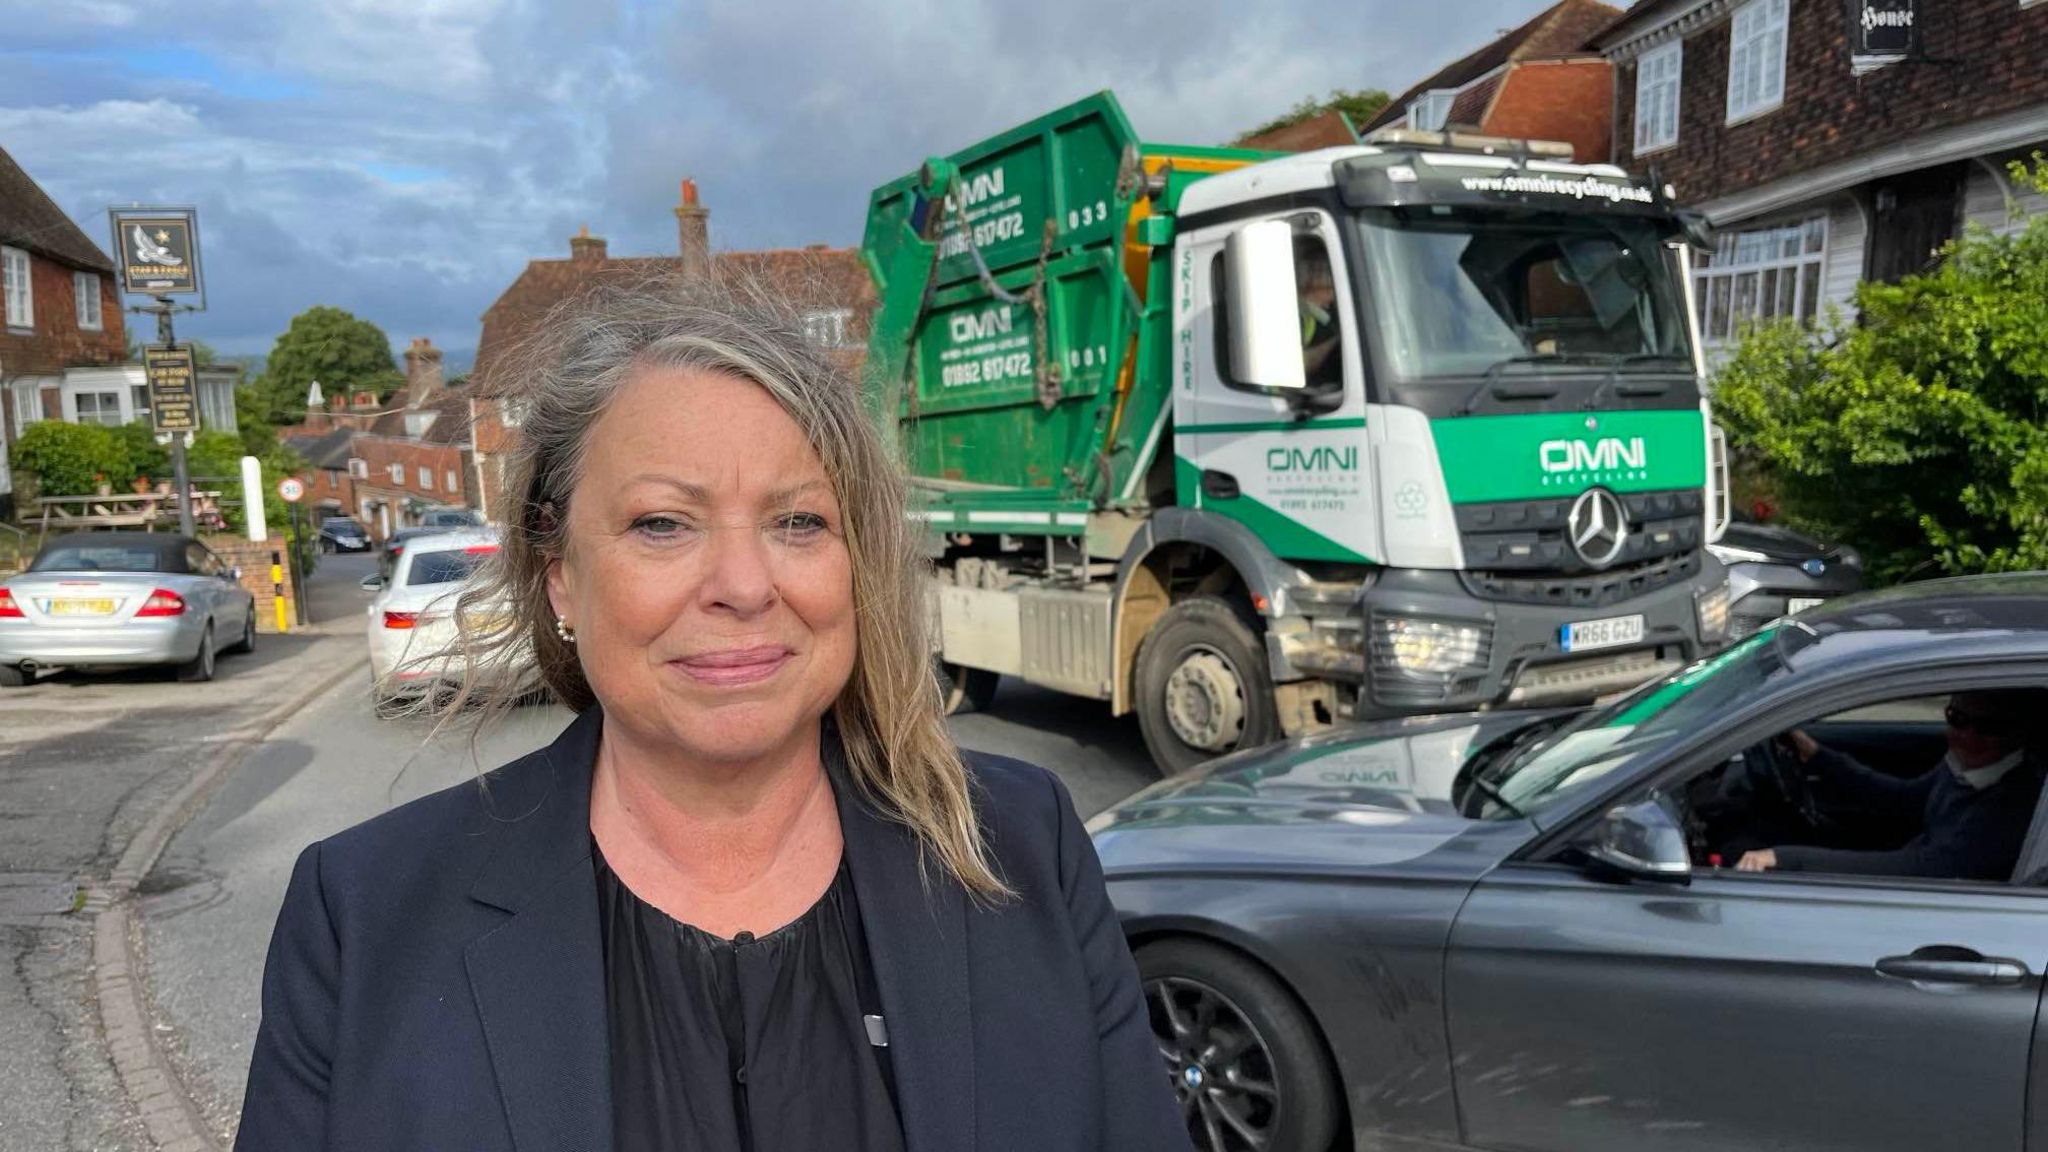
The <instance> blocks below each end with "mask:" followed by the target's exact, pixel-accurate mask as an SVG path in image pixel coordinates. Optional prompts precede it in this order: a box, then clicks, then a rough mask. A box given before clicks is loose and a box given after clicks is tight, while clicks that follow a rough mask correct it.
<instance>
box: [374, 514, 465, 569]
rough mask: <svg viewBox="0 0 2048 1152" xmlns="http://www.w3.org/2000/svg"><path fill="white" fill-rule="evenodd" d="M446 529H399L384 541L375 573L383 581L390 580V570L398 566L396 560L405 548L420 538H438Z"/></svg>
mask: <svg viewBox="0 0 2048 1152" xmlns="http://www.w3.org/2000/svg"><path fill="white" fill-rule="evenodd" d="M447 531H448V529H446V528H424V527H419V528H400V529H399V530H398V531H396V532H393V533H392V534H391V535H389V536H387V537H385V539H384V549H383V551H382V552H381V553H379V554H378V556H377V573H378V575H380V576H383V577H384V578H385V580H387V581H388V580H390V579H391V572H392V569H394V568H396V567H397V566H398V558H399V556H400V555H402V554H403V553H404V552H405V546H406V545H407V544H408V543H410V542H411V541H414V540H417V539H419V538H420V537H422V536H439V535H442V534H444V533H446V532H447Z"/></svg>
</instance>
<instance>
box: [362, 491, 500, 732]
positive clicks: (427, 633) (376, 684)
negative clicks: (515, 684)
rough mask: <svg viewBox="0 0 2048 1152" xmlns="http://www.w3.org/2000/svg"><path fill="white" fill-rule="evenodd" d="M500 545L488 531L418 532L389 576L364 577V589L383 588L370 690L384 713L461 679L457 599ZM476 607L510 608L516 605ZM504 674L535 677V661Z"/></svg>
mask: <svg viewBox="0 0 2048 1152" xmlns="http://www.w3.org/2000/svg"><path fill="white" fill-rule="evenodd" d="M497 550H498V540H497V537H496V536H495V535H494V534H492V533H491V532H488V531H484V530H481V529H472V530H466V531H460V532H444V533H436V534H434V535H429V536H417V537H414V538H413V539H411V540H408V541H407V542H406V546H405V550H404V551H403V552H402V553H400V554H399V557H398V561H397V563H396V564H395V565H393V567H392V569H391V574H390V576H389V577H386V576H384V575H382V574H381V573H380V574H378V575H373V576H367V577H364V579H363V581H362V587H363V589H364V590H365V591H369V592H374V593H376V596H375V598H374V599H372V600H371V601H370V607H369V620H368V631H369V637H370V681H371V693H372V695H373V697H374V699H375V700H376V703H377V705H378V711H379V713H380V714H384V713H388V712H390V711H392V710H393V709H395V708H397V707H399V706H401V705H403V704H405V703H406V702H408V701H410V700H414V699H417V698H418V697H421V696H424V695H430V694H434V693H437V692H440V691H442V690H446V689H452V688H454V687H456V686H458V685H459V684H460V683H461V680H462V675H463V661H462V658H461V656H460V655H459V654H457V653H456V651H455V644H456V628H455V612H456V610H457V607H456V598H457V597H458V596H460V595H461V594H462V592H463V590H464V589H465V588H467V587H468V582H469V578H470V577H471V575H473V574H474V573H475V572H476V570H477V568H478V566H479V565H481V564H482V563H483V561H484V560H485V558H486V557H488V556H490V555H491V554H492V553H494V552H496V551H497ZM471 611H472V612H505V613H509V612H510V611H511V606H510V605H503V606H499V607H494V608H488V609H480V608H472V609H471ZM505 673H506V674H510V675H514V676H518V677H521V678H530V677H531V676H532V661H531V659H530V658H529V659H524V660H519V661H516V662H515V665H514V666H512V667H509V668H507V669H505Z"/></svg>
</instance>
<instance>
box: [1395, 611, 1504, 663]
mask: <svg viewBox="0 0 2048 1152" xmlns="http://www.w3.org/2000/svg"><path fill="white" fill-rule="evenodd" d="M1373 624H1374V629H1373V632H1374V634H1373V665H1374V668H1375V670H1389V671H1397V672H1401V673H1405V674H1407V675H1411V676H1423V677H1432V676H1443V675H1446V674H1450V673H1455V672H1462V671H1465V670H1467V669H1473V668H1484V667H1486V665H1487V662H1488V660H1489V659H1490V658H1491V656H1492V652H1491V648H1492V643H1491V638H1490V637H1489V635H1488V630H1487V629H1486V628H1485V627H1483V626H1480V625H1474V624H1457V623H1453V622H1451V621H1448V620H1423V619H1418V618H1416V617H1412V616H1382V617H1380V618H1378V619H1377V620H1375V621H1374V622H1373Z"/></svg>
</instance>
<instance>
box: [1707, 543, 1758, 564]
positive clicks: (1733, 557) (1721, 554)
mask: <svg viewBox="0 0 2048 1152" xmlns="http://www.w3.org/2000/svg"><path fill="white" fill-rule="evenodd" d="M1707 551H1709V552H1712V553H1713V554H1714V559H1716V560H1719V561H1720V562H1721V563H1723V564H1768V563H1770V562H1771V558H1770V557H1769V556H1766V555H1764V554H1763V553H1761V552H1759V551H1757V550H1756V549H1754V548H1737V547H1735V546H1734V545H1733V544H1709V545H1707Z"/></svg>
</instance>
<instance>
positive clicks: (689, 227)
mask: <svg viewBox="0 0 2048 1152" xmlns="http://www.w3.org/2000/svg"><path fill="white" fill-rule="evenodd" d="M676 234H677V238H678V239H679V240H680V241H681V245H682V257H683V261H682V270H683V275H684V276H687V277H689V278H690V279H692V280H696V279H700V278H705V277H709V276H710V275H711V210H710V209H709V208H706V207H704V206H703V205H701V204H698V203H697V182H696V181H695V180H685V181H683V202H682V203H681V204H678V205H676Z"/></svg>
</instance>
